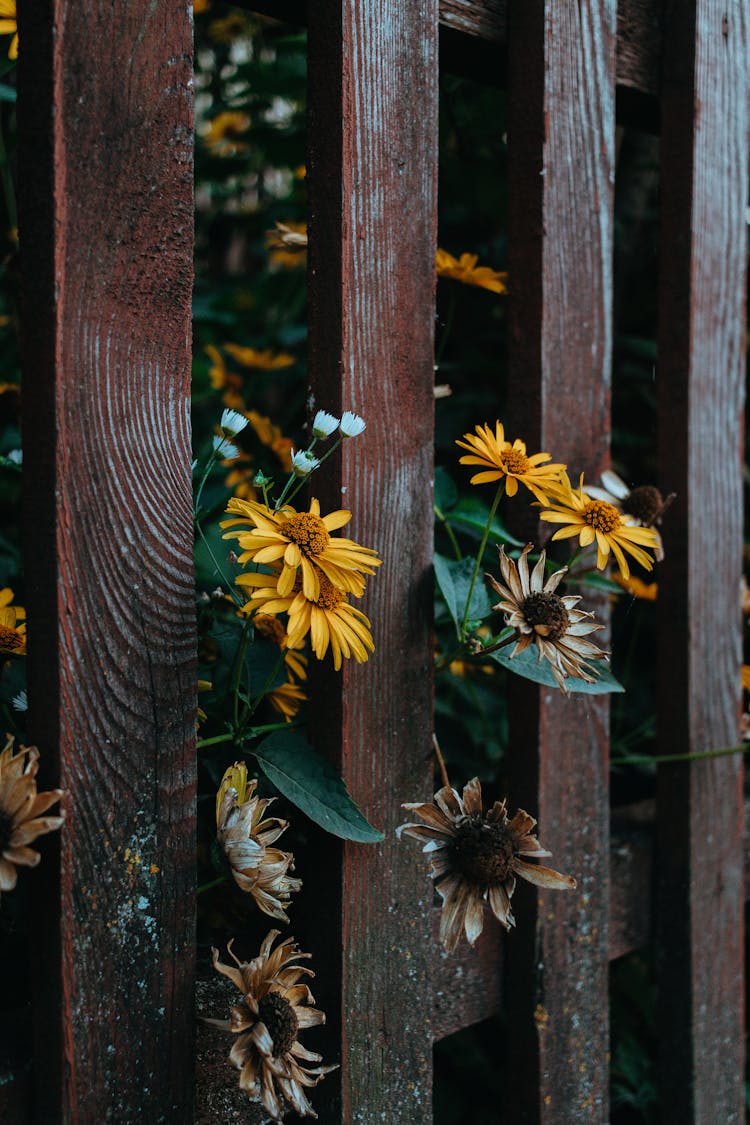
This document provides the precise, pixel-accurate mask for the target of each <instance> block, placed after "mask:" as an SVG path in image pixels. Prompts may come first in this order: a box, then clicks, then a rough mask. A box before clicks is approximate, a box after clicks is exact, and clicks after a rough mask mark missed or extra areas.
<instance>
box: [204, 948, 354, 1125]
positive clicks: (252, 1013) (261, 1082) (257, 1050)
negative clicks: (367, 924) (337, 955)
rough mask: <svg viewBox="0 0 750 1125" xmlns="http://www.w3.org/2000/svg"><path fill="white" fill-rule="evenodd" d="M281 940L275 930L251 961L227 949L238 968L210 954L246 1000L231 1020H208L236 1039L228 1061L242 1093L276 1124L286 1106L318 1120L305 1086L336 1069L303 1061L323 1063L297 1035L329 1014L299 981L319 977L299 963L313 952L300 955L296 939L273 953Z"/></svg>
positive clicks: (233, 1010) (303, 1115)
mask: <svg viewBox="0 0 750 1125" xmlns="http://www.w3.org/2000/svg"><path fill="white" fill-rule="evenodd" d="M278 936H279V931H278V930H271V931H270V932H269V933H268V934H267V936H266V938H265V940H264V941H263V944H262V945H261V947H260V952H259V954H258V956H257V957H255V958H254V959H253V960H252V961H249V962H248V961H239V960H238V959H237V958H236V957H235V956H234V954H233V953H232V943H231V942H230V943H229V945H228V947H227V950H228V952H229V954H230V956H231V957H232V959H233V961H234V966H233V965H226V964H224V963H223V962H221V961H220V960H219V951H218V950H217V949H214V950H212V955H213V964H214V968H215V969H216V971H217V972H219V973H223V975H224V976H225V977H228V978H229V980H231V982H232V984H233V985H235V987H236V988H237V989H238V990H239V991H240V993H241V994H242V999H241V1000H239V1002H238V1004H237V1006H236V1007H234V1008H232V1010H231V1016H230V1019H229V1020H226V1021H220V1020H211V1021H209V1022H211V1023H212V1024H213V1025H214V1026H215V1027H221V1028H223V1029H224V1030H226V1031H231V1032H233V1033H234V1034H235V1035H236V1036H237V1038H236V1040H235V1042H234V1045H233V1047H232V1050H231V1051H230V1053H229V1061H230V1062H232V1063H234V1065H235V1066H236V1067H237V1069H238V1070H239V1071H240V1089H241V1090H244V1091H245V1093H246V1094H249V1095H250V1097H251V1098H252V1099H253V1100H255V1101H261V1102H262V1103H263V1107H264V1108H265V1110H266V1112H267V1113H268V1114H269V1116H270V1117H271V1119H272V1120H273V1121H281V1120H282V1119H283V1115H284V1112H285V1109H286V1106H287V1105H289V1106H291V1107H292V1108H293V1109H294V1110H296V1112H297V1113H298V1114H299V1115H300V1117H317V1114H316V1113H315V1112H314V1110H313V1108H312V1106H311V1105H310V1103H309V1101H308V1100H307V1097H306V1095H305V1092H304V1087H311V1086H317V1084H318V1082H320V1080H321V1078H323V1077H324V1076H325V1075H326V1074H329V1073H330V1072H331V1071H332V1070H336V1067H335V1066H314V1067H309V1066H303V1065H302V1062H305V1063H320V1062H321V1061H322V1059H321V1056H320V1055H318V1054H315V1053H314V1052H313V1051H308V1050H307V1049H306V1048H305V1047H303V1046H302V1044H301V1043H300V1042H299V1039H298V1038H297V1036H298V1035H299V1033H300V1031H304V1029H305V1028H307V1027H315V1026H316V1025H317V1024H322V1023H325V1015H324V1013H323V1012H321V1011H319V1010H318V1009H317V1008H314V1007H313V1006H312V1005H313V1004H314V1000H313V995H312V993H311V992H310V989H309V988H308V987H307V985H306V984H302V983H300V981H301V978H302V977H303V976H308V977H312V976H314V975H315V974H314V973H313V972H312V970H311V969H308V968H306V967H305V966H303V965H298V964H295V962H297V961H300V960H302V958H309V957H310V954H309V953H300V952H299V949H298V947H297V946H296V945H295V944H294V939H293V938H287V939H286V940H285V941H282V942H280V943H279V945H277V946H276V948H275V949H274V950H273V951H272V950H271V947H272V945H273V943H274V941H275V940H276V938H277V937H278ZM235 966H236V967H235Z"/></svg>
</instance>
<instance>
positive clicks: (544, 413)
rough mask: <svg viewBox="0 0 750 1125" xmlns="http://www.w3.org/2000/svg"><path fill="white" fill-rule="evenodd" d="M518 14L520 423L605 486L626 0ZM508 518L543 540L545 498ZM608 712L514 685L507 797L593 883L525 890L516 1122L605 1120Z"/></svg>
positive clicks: (513, 188) (512, 947) (512, 316)
mask: <svg viewBox="0 0 750 1125" xmlns="http://www.w3.org/2000/svg"><path fill="white" fill-rule="evenodd" d="M509 19H510V27H509V106H510V117H509V188H508V192H509V220H508V236H509V237H508V247H509V257H508V264H509V272H510V276H511V278H512V279H513V286H512V289H511V292H510V303H509V329H510V354H509V395H508V404H507V409H506V417H505V422H506V429H507V431H508V432H509V436H511V437H512V438H515V437H516V436H521V437H522V438H523V440H525V441H526V442H527V443H528V446H529V449H530V450H533V451H534V452H536V451H537V450H540V449H543V450H549V451H550V453H551V454H552V455H553V460H561V461H564V462H566V463H567V464H568V466H569V467H570V469H571V472H572V474H573V475H574V476H575V475H577V474H578V473H580V472H581V471H585V472H586V475H587V479H588V480H592V479H596V477H597V475H598V473H599V471H600V470H601V469H602V468H604V467H605V465H606V464H607V461H608V456H609V426H610V356H611V332H612V329H611V320H612V308H611V302H612V231H613V181H614V128H615V114H614V98H615V4H614V3H613V2H612V0H586V2H578V0H565V2H563V3H560V2H555V3H544V2H543V0H511V3H510V6H509ZM524 513H526V515H524ZM508 515H509V516H510V517H511V518H515V519H518V520H519V527H520V528H521V530H523V532H524V534H526V535H527V536H529V537H531V538H534V537H536V538H537V542H539V539H538V536H539V534H540V533H539V532H538V531H537V530H536V527H535V520H536V516H535V515H534V513H533V510H532V509H531V508H527V507H526V505H523V504H521V505H513V506H511V505H509V506H508ZM524 518H525V519H527V521H528V522H527V524H526V526H522V524H521V523H520V521H522V520H523V519H524ZM548 533H549V528H546V529H545V530H544V533H543V534H544V537H546V536H547V535H548ZM584 604H585V605H586V607H587V608H596V610H597V616H598V617H599V618H600V619H601V618H602V615H603V613H606V608H605V607H604V606H601V605H599V604H597V605H596V606H594V603H593V601H592V599H591V598H590V597H587V598H586V600H585V603H584ZM608 716H609V710H608V702H607V698H606V696H605V697H590V696H582V695H577V696H576V695H574V696H571V697H570V698H568V699H565V698H564V697H562V696H561V694H560V693H559V692H558V691H556V690H550V689H539V690H538V689H536V688H535V687H533V686H532V685H530V684H527V683H526V682H521V683H520V684H519V686H518V687H517V688H515V687H514V692H513V696H512V699H511V747H512V749H511V755H512V757H511V789H512V791H511V793H510V802H511V805H512V807H514V808H515V807H516V806H518V805H520V806H521V807H523V808H525V809H527V810H529V811H530V812H531V813H532V814H533V815H534V816H537V817H538V819H539V838H540V840H541V841H542V843H543V845H544V846H545V847H546V848H549V849H550V850H551V851H552V853H553V860H552V861H551V862H552V864H553V866H555V867H556V868H558V869H559V870H562V871H565V872H568V873H570V874H573V875H575V877H576V878H577V879H578V889H577V891H575V892H573V893H570V894H567V893H566V894H560V893H558V894H554V893H549V892H546V893H541V894H539V895H537V894H536V893H535V892H534V891H533V888H530V887H529V886H528V885H525V884H522V885H521V886H520V887H519V888H518V890H517V891H516V897H517V899H518V902H517V909H516V910H515V914H516V917H517V919H518V930H517V932H516V933H515V934H514V935H513V939H512V941H509V942H508V945H507V950H506V965H507V974H506V976H507V1001H508V1015H509V1018H510V1020H511V1021H512V1025H513V1028H514V1034H513V1035H512V1036H511V1037H510V1043H511V1058H510V1071H509V1073H510V1074H511V1075H512V1076H513V1082H512V1085H511V1088H510V1090H509V1097H510V1108H509V1111H508V1112H509V1120H512V1121H513V1122H545V1123H547V1125H558V1123H559V1122H562V1121H575V1122H589V1121H590V1122H597V1123H599V1122H601V1121H603V1120H604V1119H605V1118H606V1115H607V1105H608V1100H607V1099H608V1091H607V1063H606V1060H607V1052H608V1049H609V1038H608V1018H607V1009H606V1005H605V1004H604V1003H603V1002H602V997H604V996H606V994H607V941H608V939H607V922H608V902H607V900H608V885H607V884H608V866H609V864H608V859H609V837H608V769H607V761H608Z"/></svg>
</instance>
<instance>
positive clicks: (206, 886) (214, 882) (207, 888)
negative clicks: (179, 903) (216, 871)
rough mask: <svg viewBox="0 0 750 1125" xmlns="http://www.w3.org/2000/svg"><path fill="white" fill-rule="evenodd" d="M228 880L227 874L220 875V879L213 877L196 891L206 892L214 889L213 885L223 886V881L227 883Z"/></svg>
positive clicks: (200, 893)
mask: <svg viewBox="0 0 750 1125" xmlns="http://www.w3.org/2000/svg"><path fill="white" fill-rule="evenodd" d="M226 882H227V876H226V875H220V876H219V877H218V879H212V880H211V882H210V883H204V884H203V885H202V886H201V887H198V890H197V892H196V893H197V894H199V895H202V894H205V893H206V891H210V890H212V888H213V887H219V886H221V884H222V883H226Z"/></svg>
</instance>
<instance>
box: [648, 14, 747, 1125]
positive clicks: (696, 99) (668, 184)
mask: <svg viewBox="0 0 750 1125" xmlns="http://www.w3.org/2000/svg"><path fill="white" fill-rule="evenodd" d="M749 22H750V6H748V4H747V3H746V2H744V0H740V2H738V3H736V4H732V5H727V4H723V3H719V2H718V0H695V2H691V3H689V4H688V3H682V2H680V3H668V4H667V5H666V7H665V27H664V33H665V34H664V42H665V54H664V75H663V94H662V120H663V131H662V143H661V166H662V180H661V183H662V189H661V198H662V208H661V255H660V258H661V264H660V272H661V278H660V302H659V304H660V307H659V361H658V394H659V413H660V420H659V422H660V476H661V485H662V487H663V488H664V489H665V490H666V491H667V492H671V491H674V492H675V493H676V494H677V499H676V500H675V502H674V507H673V509H672V510H670V513H669V519H668V521H665V528H664V540H665V550H666V558H665V561H664V563H663V564H662V566H661V569H660V574H659V600H658V611H659V630H660V636H659V675H658V685H659V715H658V731H659V749H660V753H662V754H664V753H685V752H686V751H703V750H708V749H711V748H712V747H717V746H726V745H731V744H732V743H734V742H736V739H737V716H738V709H739V696H740V685H739V667H740V663H741V646H740V634H739V629H738V626H739V620H740V606H739V594H738V590H739V581H740V573H741V560H742V432H743V429H742V407H743V401H744V363H745V357H744V349H745V320H744V316H745V279H746V261H745V259H746V247H747V228H746V222H745V207H746V200H747V167H748V115H747V110H748V42H747V38H748V24H749ZM742 778H743V769H742V760H741V758H740V757H739V756H737V757H728V758H723V759H720V760H712V761H703V762H693V763H690V764H684V763H683V764H680V765H677V764H675V765H674V766H663V767H661V768H660V773H659V779H658V800H657V831H658V835H657V846H658V853H657V866H656V872H657V879H658V899H657V957H658V985H659V990H660V999H659V1003H658V1013H659V1019H660V1029H659V1030H660V1042H661V1043H663V1044H664V1051H663V1054H662V1058H661V1060H660V1063H659V1068H658V1074H659V1076H660V1080H661V1083H662V1090H661V1094H662V1101H661V1115H662V1119H663V1120H664V1121H665V1122H675V1123H677V1122H680V1123H681V1125H682V1123H684V1122H691V1121H694V1122H699V1121H721V1122H727V1123H730V1122H737V1121H742V1120H744V1113H745V1111H744V1089H743V1074H744V1056H745V1050H744V1047H745V1029H744V1021H743V1014H744V1012H743V1008H744V1005H743V998H744V985H743V958H744V948H743V897H744V896H743V893H742Z"/></svg>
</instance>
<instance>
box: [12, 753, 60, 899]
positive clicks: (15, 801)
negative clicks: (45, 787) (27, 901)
mask: <svg viewBox="0 0 750 1125" xmlns="http://www.w3.org/2000/svg"><path fill="white" fill-rule="evenodd" d="M13 742H14V739H13V737H12V735H7V738H6V742H5V747H4V749H3V751H2V753H0V891H12V890H13V888H14V887H15V885H16V882H17V879H18V873H17V871H16V868H17V867H36V865H37V864H38V863H39V861H40V859H41V856H40V854H39V852H36V851H34V850H33V848H30V847H29V844H31V843H33V842H34V840H36V839H37V837H39V836H43V835H45V833H47V832H54V831H55V829H57V828H59V827H60V825H61V824H62V822H63V820H64V819H65V816H64V814H62V815H60V816H44V815H43V814H44V813H46V812H47V809H49V808H51V807H52V805H56V804H57V802H58V801H59V800H60V798H61V797H62V795H63V791H62V789H51V790H49V792H47V793H37V788H36V775H37V772H38V770H39V751H38V750H37V748H36V746H22V747H21V748H20V749H19V751H18V752H17V753H15V754H14V752H13Z"/></svg>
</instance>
